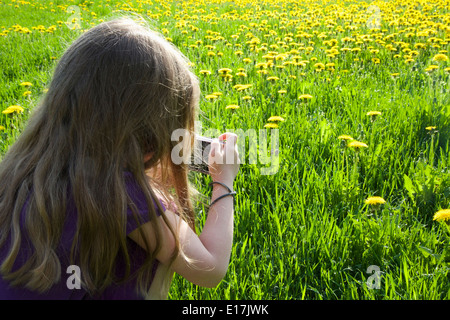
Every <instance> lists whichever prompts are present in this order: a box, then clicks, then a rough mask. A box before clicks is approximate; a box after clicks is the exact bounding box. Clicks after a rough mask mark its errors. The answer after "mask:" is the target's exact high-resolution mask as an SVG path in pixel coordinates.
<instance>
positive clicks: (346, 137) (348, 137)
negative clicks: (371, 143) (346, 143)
mask: <svg viewBox="0 0 450 320" xmlns="http://www.w3.org/2000/svg"><path fill="white" fill-rule="evenodd" d="M338 139H340V140H354V139H353V138H352V137H351V136H348V135H346V134H343V135H340V136H339V137H338Z"/></svg>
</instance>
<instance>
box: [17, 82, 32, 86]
mask: <svg viewBox="0 0 450 320" xmlns="http://www.w3.org/2000/svg"><path fill="white" fill-rule="evenodd" d="M20 85H21V86H22V87H31V86H33V84H32V83H31V82H22V83H21V84H20Z"/></svg>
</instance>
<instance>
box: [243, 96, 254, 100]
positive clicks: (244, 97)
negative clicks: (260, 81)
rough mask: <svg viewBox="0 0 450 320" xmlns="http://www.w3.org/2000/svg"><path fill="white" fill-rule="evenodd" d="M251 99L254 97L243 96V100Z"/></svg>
mask: <svg viewBox="0 0 450 320" xmlns="http://www.w3.org/2000/svg"><path fill="white" fill-rule="evenodd" d="M251 99H252V97H251V96H243V97H242V100H251Z"/></svg>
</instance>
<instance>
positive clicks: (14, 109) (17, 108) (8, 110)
mask: <svg viewBox="0 0 450 320" xmlns="http://www.w3.org/2000/svg"><path fill="white" fill-rule="evenodd" d="M23 110H24V109H23V108H22V107H21V106H17V105H12V106H9V107H8V108H6V109H5V110H3V111H2V113H3V114H11V113H14V112H15V113H22V112H23Z"/></svg>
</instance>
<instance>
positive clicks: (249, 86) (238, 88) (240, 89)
mask: <svg viewBox="0 0 450 320" xmlns="http://www.w3.org/2000/svg"><path fill="white" fill-rule="evenodd" d="M252 86H253V85H252V84H236V85H234V86H233V89H236V90H237V91H243V90H245V89H248V88H251V87H252Z"/></svg>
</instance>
